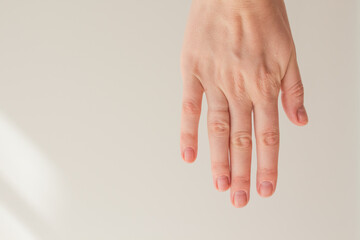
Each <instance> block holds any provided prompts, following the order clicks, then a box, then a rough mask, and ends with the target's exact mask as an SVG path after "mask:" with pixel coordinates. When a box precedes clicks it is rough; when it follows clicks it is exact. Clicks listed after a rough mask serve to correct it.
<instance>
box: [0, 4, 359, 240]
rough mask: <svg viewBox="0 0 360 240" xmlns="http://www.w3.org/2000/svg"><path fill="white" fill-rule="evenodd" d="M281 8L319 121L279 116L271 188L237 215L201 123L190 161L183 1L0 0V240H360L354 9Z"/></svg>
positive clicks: (310, 105) (309, 102)
mask: <svg viewBox="0 0 360 240" xmlns="http://www.w3.org/2000/svg"><path fill="white" fill-rule="evenodd" d="M286 3H287V6H288V13H289V18H290V22H291V26H292V30H293V35H294V39H295V42H296V46H297V51H298V58H299V65H300V68H301V72H302V77H303V81H304V85H305V91H306V93H305V97H306V106H307V109H308V113H309V118H310V123H309V125H308V126H307V127H303V128H299V127H295V126H293V125H291V123H290V122H289V121H288V120H287V119H286V117H285V115H284V113H283V112H281V115H280V118H281V119H280V123H281V153H280V169H279V171H280V175H279V183H278V186H277V192H276V194H275V196H274V197H272V198H271V199H261V198H260V197H259V196H257V194H256V191H255V186H254V181H253V184H252V187H251V191H252V192H251V199H250V203H249V205H248V206H247V207H246V208H244V209H235V208H233V207H232V206H231V203H230V199H229V193H218V192H216V191H215V190H214V188H213V185H212V178H211V173H210V163H209V149H208V141H207V133H206V125H205V123H206V121H205V117H204V116H205V115H203V117H202V119H201V129H200V143H199V149H200V152H199V158H198V161H197V162H196V163H195V164H194V165H188V164H185V163H183V162H182V161H181V158H180V153H179V124H180V102H181V75H180V70H179V55H180V50H181V44H182V39H183V32H184V28H185V23H186V17H187V15H188V10H189V6H190V1H189V0H188V1H175V0H172V1H171V0H170V1H165V0H161V1H160V0H157V1H147V0H142V1H121V0H120V1H115V0H104V1H94V0H90V1H89V0H87V1H85V0H84V1H81V0H71V1H70V0H65V1H55V0H50V1H44V0H37V1H35V0H34V1H19V0H11V1H10V0H0V239H2V240H12V239H16V240H17V239H21V240H22V239H26V240H27V239H34V240H38V239H46V240H49V239H51V240H52V239H67V240H70V239H76V240H79V239H84V240H92V239H94V240H95V239H96V240H98V239H109V240H111V239H124V240H125V239H126V240H131V239H155V240H162V239H166V240H169V239H171V240H178V239H179V240H180V239H181V240H184V239H187V240H193V239H194V240H195V239H196V240H198V239H214V240H215V239H228V240H233V239H234V240H235V239H246V240H260V239H276V240H288V239H291V240H304V239H307V240H319V239H326V240H339V239H347V240H352V239H354V240H355V239H358V238H357V237H356V234H357V232H358V230H359V224H358V219H357V216H358V213H359V210H358V206H357V202H358V200H357V199H358V196H359V181H358V172H359V167H358V160H359V151H358V147H359V120H360V115H359V91H360V88H359V80H360V79H359V70H358V69H359V66H360V64H359V48H358V47H357V46H358V43H357V40H356V37H357V36H359V33H358V32H356V30H358V29H360V27H359V26H360V25H358V26H356V23H357V19H356V15H357V14H358V13H359V11H357V8H356V0H347V1H338V0H302V1H291V0H288V1H286ZM358 23H359V22H358ZM204 110H206V106H204ZM254 158H255V156H254ZM253 162H254V163H255V162H256V161H253ZM255 169H256V166H253V170H255ZM253 180H254V178H253Z"/></svg>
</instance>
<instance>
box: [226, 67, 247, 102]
mask: <svg viewBox="0 0 360 240" xmlns="http://www.w3.org/2000/svg"><path fill="white" fill-rule="evenodd" d="M230 87H231V90H230V91H231V93H232V94H231V96H232V97H233V98H234V99H235V100H236V101H238V102H241V103H251V101H250V97H249V95H248V93H247V91H246V88H245V80H244V77H243V75H242V74H236V75H235V77H234V80H233V84H231V86H230Z"/></svg>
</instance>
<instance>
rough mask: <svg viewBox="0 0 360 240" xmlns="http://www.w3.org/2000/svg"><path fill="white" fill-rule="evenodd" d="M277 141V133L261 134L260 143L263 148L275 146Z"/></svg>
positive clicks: (277, 143)
mask: <svg viewBox="0 0 360 240" xmlns="http://www.w3.org/2000/svg"><path fill="white" fill-rule="evenodd" d="M279 139H280V136H279V131H269V132H265V133H263V134H262V143H263V144H264V145H265V146H277V145H279Z"/></svg>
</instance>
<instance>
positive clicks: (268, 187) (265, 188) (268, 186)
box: [259, 181, 274, 197]
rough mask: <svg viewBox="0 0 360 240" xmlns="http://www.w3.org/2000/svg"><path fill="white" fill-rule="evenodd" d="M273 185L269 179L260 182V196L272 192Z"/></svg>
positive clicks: (266, 195) (269, 194)
mask: <svg viewBox="0 0 360 240" xmlns="http://www.w3.org/2000/svg"><path fill="white" fill-rule="evenodd" d="M273 191H274V186H273V184H272V183H271V182H269V181H264V182H262V183H261V184H260V191H259V192H260V195H261V196H262V197H270V196H271V195H272V194H273Z"/></svg>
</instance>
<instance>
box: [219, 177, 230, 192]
mask: <svg viewBox="0 0 360 240" xmlns="http://www.w3.org/2000/svg"><path fill="white" fill-rule="evenodd" d="M216 184H217V188H218V190H219V191H222V192H223V191H226V190H227V189H228V188H229V185H230V183H229V178H228V177H227V176H222V177H218V178H217V180H216Z"/></svg>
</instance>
